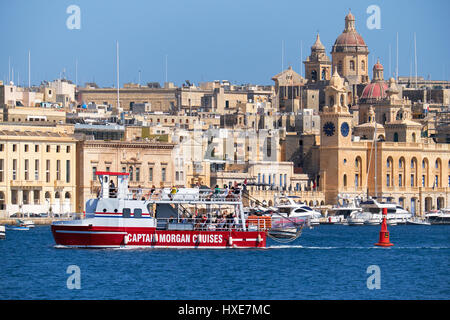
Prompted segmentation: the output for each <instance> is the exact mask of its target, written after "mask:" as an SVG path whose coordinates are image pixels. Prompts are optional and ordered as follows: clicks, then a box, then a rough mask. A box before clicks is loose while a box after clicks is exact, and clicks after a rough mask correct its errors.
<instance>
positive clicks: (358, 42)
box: [334, 31, 366, 46]
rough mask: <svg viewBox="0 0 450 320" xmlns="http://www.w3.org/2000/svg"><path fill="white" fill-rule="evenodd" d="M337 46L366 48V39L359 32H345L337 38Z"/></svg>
mask: <svg viewBox="0 0 450 320" xmlns="http://www.w3.org/2000/svg"><path fill="white" fill-rule="evenodd" d="M334 45H335V46H366V43H365V42H364V39H363V38H362V37H361V35H359V33H358V32H356V31H353V32H343V33H342V34H341V35H340V36H339V37H337V39H336V42H335V43H334Z"/></svg>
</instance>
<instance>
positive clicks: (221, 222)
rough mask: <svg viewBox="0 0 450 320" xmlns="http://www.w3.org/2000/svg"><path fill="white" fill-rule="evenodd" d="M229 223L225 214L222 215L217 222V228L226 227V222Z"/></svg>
mask: <svg viewBox="0 0 450 320" xmlns="http://www.w3.org/2000/svg"><path fill="white" fill-rule="evenodd" d="M226 223H227V220H226V219H225V216H224V215H221V216H220V218H219V219H218V222H217V228H219V230H220V229H225V224H226Z"/></svg>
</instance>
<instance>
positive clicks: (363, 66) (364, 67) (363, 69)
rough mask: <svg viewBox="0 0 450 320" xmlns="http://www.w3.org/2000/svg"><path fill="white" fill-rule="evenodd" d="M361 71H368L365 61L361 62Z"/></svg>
mask: <svg viewBox="0 0 450 320" xmlns="http://www.w3.org/2000/svg"><path fill="white" fill-rule="evenodd" d="M361 70H362V71H366V62H365V61H364V60H363V61H361Z"/></svg>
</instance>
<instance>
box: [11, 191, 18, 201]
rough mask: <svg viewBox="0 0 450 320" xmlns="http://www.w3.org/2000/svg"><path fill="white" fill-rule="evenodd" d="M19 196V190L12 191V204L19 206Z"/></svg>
mask: <svg viewBox="0 0 450 320" xmlns="http://www.w3.org/2000/svg"><path fill="white" fill-rule="evenodd" d="M17 194H18V191H17V190H11V204H17V200H18V199H17V198H18V197H17Z"/></svg>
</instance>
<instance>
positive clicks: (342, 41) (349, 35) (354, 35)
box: [332, 12, 367, 52]
mask: <svg viewBox="0 0 450 320" xmlns="http://www.w3.org/2000/svg"><path fill="white" fill-rule="evenodd" d="M342 51H358V52H361V51H364V52H365V51H367V45H366V43H365V42H364V39H363V38H362V37H361V35H360V34H359V33H358V32H357V31H356V28H355V17H354V16H353V14H352V13H351V12H349V14H348V15H347V16H346V17H345V29H344V31H343V32H342V33H341V34H340V35H339V37H337V39H336V41H335V42H334V45H333V49H332V52H342Z"/></svg>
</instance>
